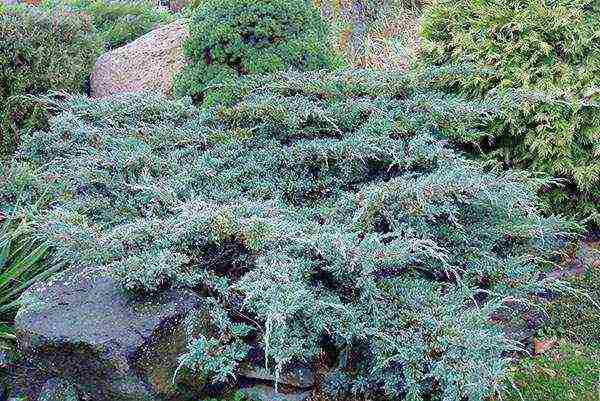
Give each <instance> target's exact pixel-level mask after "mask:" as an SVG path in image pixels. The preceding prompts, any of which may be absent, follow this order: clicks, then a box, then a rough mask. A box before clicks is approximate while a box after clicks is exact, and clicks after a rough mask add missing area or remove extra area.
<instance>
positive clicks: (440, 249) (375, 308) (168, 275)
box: [0, 71, 574, 401]
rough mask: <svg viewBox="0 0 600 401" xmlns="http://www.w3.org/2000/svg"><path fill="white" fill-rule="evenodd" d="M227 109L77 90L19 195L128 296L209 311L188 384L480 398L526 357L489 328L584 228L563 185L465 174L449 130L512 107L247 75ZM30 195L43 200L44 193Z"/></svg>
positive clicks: (348, 76) (188, 368) (61, 244)
mask: <svg viewBox="0 0 600 401" xmlns="http://www.w3.org/2000/svg"><path fill="white" fill-rule="evenodd" d="M229 85H232V87H231V88H229V89H231V90H230V91H229V93H231V94H234V95H232V96H233V97H232V98H230V99H229V102H228V103H227V104H221V105H217V106H215V107H212V108H205V109H198V108H196V107H195V106H193V105H192V104H191V100H190V99H188V98H184V99H181V100H167V99H164V98H161V97H158V96H152V95H147V94H144V95H127V96H120V97H114V98H111V99H105V100H98V101H92V100H89V99H87V98H83V97H75V98H73V99H71V100H70V101H68V102H66V103H64V104H63V109H64V112H63V113H62V114H60V115H59V116H58V117H56V118H54V119H53V120H52V124H51V129H50V130H49V131H46V132H38V133H35V134H33V135H30V136H28V137H27V139H26V141H25V143H24V144H23V146H22V148H21V151H20V152H19V154H20V155H21V157H20V159H19V160H16V161H15V162H14V163H13V164H12V165H11V166H10V168H8V169H7V174H6V175H5V177H4V178H2V179H0V184H3V185H0V200H2V201H3V202H4V203H5V204H11V203H12V202H14V197H15V195H14V194H13V188H14V187H16V186H18V185H24V186H25V188H28V192H27V191H26V193H27V194H29V197H30V199H31V201H32V202H33V201H36V202H38V203H40V204H46V210H45V212H44V213H43V216H42V217H41V218H42V220H43V221H42V222H41V223H40V224H39V225H38V227H37V229H38V232H39V233H40V234H39V235H41V236H43V237H45V238H48V239H49V240H50V241H51V243H52V245H53V246H54V247H55V248H56V249H57V250H58V251H59V252H62V253H63V254H64V258H66V260H67V261H68V262H69V263H70V264H72V265H75V266H81V267H82V268H83V267H85V266H97V265H102V266H105V267H106V270H107V272H109V273H110V274H114V275H116V276H118V277H120V278H121V279H122V282H123V286H124V289H125V290H127V291H130V292H131V293H133V294H135V293H140V292H143V293H152V292H156V291H161V290H162V289H164V288H167V287H169V286H186V287H189V288H192V289H195V290H196V291H197V292H198V293H199V294H202V295H203V296H204V299H205V302H204V306H205V308H204V309H201V310H199V311H198V312H197V314H196V316H195V317H194V318H192V319H190V321H189V336H190V337H189V352H188V353H186V354H185V355H182V357H181V366H180V368H179V370H178V372H177V374H176V376H177V377H179V376H180V375H184V374H189V373H193V374H197V375H201V376H202V377H203V378H204V379H205V380H206V381H207V383H223V382H224V383H228V384H229V385H232V386H233V385H234V384H235V381H236V372H237V371H238V369H239V368H240V366H245V365H248V364H250V365H260V366H263V367H266V368H267V369H269V370H271V371H273V372H274V373H275V374H276V375H279V374H281V373H283V372H285V371H286V370H287V369H288V368H290V367H293V366H296V365H297V364H309V365H312V366H313V368H315V369H321V368H325V369H326V370H327V371H328V372H329V373H327V374H326V375H325V377H323V378H322V379H321V383H320V386H319V387H320V388H321V389H322V391H323V392H324V393H325V395H326V396H327V397H330V398H332V399H345V398H349V399H373V398H383V399H385V398H394V397H404V398H406V399H412V400H421V399H423V400H424V399H431V398H429V397H432V396H433V397H441V399H444V400H456V401H459V400H463V399H466V398H468V399H471V400H481V399H484V397H486V396H487V395H489V394H491V393H492V392H493V391H494V390H495V389H496V388H498V387H500V386H501V384H502V376H503V374H504V373H505V370H506V366H507V363H508V357H507V354H506V352H507V351H508V350H510V349H512V348H514V347H515V344H511V343H510V342H509V341H508V340H507V339H506V338H505V337H504V335H503V333H502V331H501V330H500V329H499V328H498V327H496V326H494V325H493V324H492V323H491V322H490V319H489V316H490V313H492V312H497V311H499V310H500V309H501V305H502V302H503V301H504V300H505V299H506V298H511V299H515V298H516V299H519V298H521V297H523V296H526V295H527V294H529V293H531V292H536V291H540V290H542V289H543V288H547V287H549V286H556V285H557V283H554V282H552V281H550V280H549V279H541V277H540V272H541V271H543V270H544V269H546V268H548V267H550V265H551V263H550V261H549V259H551V258H552V257H554V256H555V255H556V254H557V253H558V252H559V251H560V249H561V248H562V246H564V244H565V243H566V242H567V241H569V238H570V236H571V235H572V234H573V229H574V227H573V226H572V224H571V223H569V222H568V221H565V220H563V219H561V218H556V217H543V216H541V215H540V214H539V213H538V212H537V209H536V206H537V198H536V193H537V191H538V190H539V188H540V186H542V185H545V184H546V182H545V181H543V180H540V179H537V178H533V177H530V176H529V175H528V174H526V173H524V172H513V171H508V172H502V171H500V170H499V169H497V168H496V167H495V166H493V165H488V166H483V165H481V164H478V163H475V162H472V161H468V160H466V159H465V158H464V157H462V156H461V155H460V154H459V153H457V151H455V150H453V149H452V148H450V147H449V146H448V141H447V137H450V136H453V135H467V133H468V132H471V131H473V130H477V129H478V127H480V126H485V125H486V124H488V123H489V121H490V120H491V119H493V117H492V115H493V113H492V111H493V110H494V104H487V103H482V102H480V101H475V102H468V101H465V100H462V99H460V98H457V97H453V96H446V95H445V94H443V93H442V92H436V91H431V90H427V89H426V88H419V87H416V86H414V85H413V84H411V83H410V82H409V81H408V79H407V78H406V77H404V76H402V75H398V74H392V73H389V72H388V73H385V74H384V73H376V72H370V71H354V72H336V73H325V72H319V73H309V74H301V73H286V74H280V75H277V76H252V77H248V78H246V79H244V80H242V81H237V82H235V83H234V82H232V81H230V82H229ZM25 198H26V197H25Z"/></svg>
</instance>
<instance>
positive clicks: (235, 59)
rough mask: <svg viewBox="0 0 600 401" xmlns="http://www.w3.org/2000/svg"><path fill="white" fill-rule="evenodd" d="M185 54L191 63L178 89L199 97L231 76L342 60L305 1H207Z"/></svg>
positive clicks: (194, 21) (196, 16) (308, 67)
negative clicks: (334, 52) (333, 51)
mask: <svg viewBox="0 0 600 401" xmlns="http://www.w3.org/2000/svg"><path fill="white" fill-rule="evenodd" d="M184 52H185V54H186V56H187V57H188V58H189V60H190V62H191V63H190V65H189V66H187V67H186V68H185V69H184V70H183V72H182V73H180V74H179V75H178V76H177V77H176V79H175V82H174V91H175V93H178V94H179V95H189V96H192V97H193V98H194V99H195V100H197V101H200V100H202V98H203V96H204V95H205V93H206V92H207V91H208V90H209V89H210V87H211V86H213V85H218V84H219V83H221V82H223V81H224V80H227V79H231V78H237V77H240V76H245V75H251V74H266V73H273V72H277V71H285V70H289V69H293V70H299V71H311V70H319V69H323V68H329V67H332V66H333V65H335V63H336V61H335V57H334V55H333V54H332V52H331V51H330V50H329V48H328V43H327V25H326V24H325V23H324V21H323V20H322V19H321V17H320V15H319V13H318V11H317V10H315V9H314V8H312V6H310V5H308V4H306V3H305V2H303V1H287V0H266V1H265V0H260V1H257V0H206V1H202V2H201V3H200V4H199V5H198V7H197V8H196V9H195V10H193V16H192V19H191V23H190V38H189V39H188V40H187V41H186V42H185V44H184Z"/></svg>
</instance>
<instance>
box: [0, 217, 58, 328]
mask: <svg viewBox="0 0 600 401" xmlns="http://www.w3.org/2000/svg"><path fill="white" fill-rule="evenodd" d="M33 230H34V227H33V224H32V223H31V222H30V221H28V220H27V216H25V215H20V216H8V217H6V218H5V220H4V221H3V223H2V225H1V226H0V319H1V322H0V324H1V326H0V337H5V338H12V334H11V332H12V329H11V323H12V319H13V318H14V315H15V314H16V312H17V311H18V309H19V307H20V305H21V303H20V297H21V295H22V294H23V292H24V291H25V290H27V289H28V288H29V287H31V286H32V285H34V284H36V283H39V282H43V281H44V280H47V279H48V278H49V277H51V276H52V275H53V274H55V273H57V272H58V271H59V270H60V269H61V268H62V267H63V265H62V264H61V263H60V262H58V261H57V260H56V259H52V258H51V257H50V255H51V246H50V243H49V242H48V241H43V240H39V239H35V235H34V233H33Z"/></svg>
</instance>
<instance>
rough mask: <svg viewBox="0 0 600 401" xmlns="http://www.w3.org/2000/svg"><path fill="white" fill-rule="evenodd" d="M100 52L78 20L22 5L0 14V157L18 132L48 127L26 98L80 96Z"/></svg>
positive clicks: (36, 106)
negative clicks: (49, 94)
mask: <svg viewBox="0 0 600 401" xmlns="http://www.w3.org/2000/svg"><path fill="white" fill-rule="evenodd" d="M101 49H102V46H101V42H100V41H99V39H98V37H97V36H96V34H95V33H94V32H93V30H92V27H91V26H90V24H89V23H88V21H87V19H86V18H84V17H83V16H82V15H79V14H74V13H66V12H50V13H47V12H44V11H41V10H39V9H37V8H34V7H25V6H23V7H22V6H8V7H5V8H4V9H3V11H0V157H1V156H3V155H6V154H8V153H9V152H10V151H11V150H13V149H14V147H15V146H16V144H17V143H18V141H19V137H20V134H21V133H22V132H23V131H25V130H30V129H38V128H41V127H44V126H45V125H46V123H47V112H46V110H45V109H44V107H43V105H41V104H40V103H39V102H37V101H35V99H32V98H31V97H30V95H39V94H45V93H46V92H48V91H50V90H55V91H59V90H64V91H69V92H82V91H83V90H84V84H85V82H86V80H87V78H88V76H89V73H90V71H91V69H92V66H93V65H94V62H95V61H96V57H97V56H98V55H99V54H100V52H101Z"/></svg>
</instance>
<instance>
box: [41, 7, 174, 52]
mask: <svg viewBox="0 0 600 401" xmlns="http://www.w3.org/2000/svg"><path fill="white" fill-rule="evenodd" d="M44 6H45V7H46V8H49V9H52V8H61V7H64V8H67V9H69V10H74V11H77V12H84V13H86V14H87V15H89V16H90V18H91V21H92V25H93V26H94V29H96V31H97V32H98V34H99V35H100V36H101V37H102V39H103V40H104V42H105V44H106V46H107V47H108V48H111V49H112V48H116V47H119V46H123V45H126V44H127V43H130V42H133V41H134V40H135V39H137V38H139V37H140V36H143V35H145V34H146V33H148V32H150V31H152V30H153V29H155V28H157V27H159V26H161V25H164V24H167V23H169V22H172V21H173V20H174V19H175V17H174V16H173V15H172V14H171V13H169V12H168V11H161V10H158V9H157V8H156V4H155V3H154V2H151V1H146V0H142V1H108V0H49V1H47V2H46V3H45V5H44Z"/></svg>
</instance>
